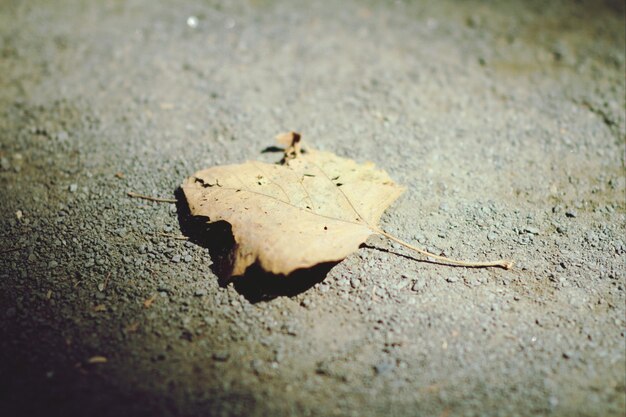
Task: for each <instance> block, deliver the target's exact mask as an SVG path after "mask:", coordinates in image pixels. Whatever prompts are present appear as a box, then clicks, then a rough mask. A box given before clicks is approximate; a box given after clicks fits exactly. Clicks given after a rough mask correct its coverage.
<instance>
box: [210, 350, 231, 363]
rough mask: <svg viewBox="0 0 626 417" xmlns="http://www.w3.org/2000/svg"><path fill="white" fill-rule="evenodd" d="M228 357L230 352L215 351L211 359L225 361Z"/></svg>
mask: <svg viewBox="0 0 626 417" xmlns="http://www.w3.org/2000/svg"><path fill="white" fill-rule="evenodd" d="M228 358H230V354H229V353H228V352H226V351H221V352H215V353H214V354H213V359H215V360H216V361H218V362H226V361H227V360H228Z"/></svg>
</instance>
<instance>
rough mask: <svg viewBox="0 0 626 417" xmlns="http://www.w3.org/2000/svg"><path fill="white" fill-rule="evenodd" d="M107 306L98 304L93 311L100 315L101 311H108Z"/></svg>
mask: <svg viewBox="0 0 626 417" xmlns="http://www.w3.org/2000/svg"><path fill="white" fill-rule="evenodd" d="M106 309H107V306H106V305H104V304H98V305H96V306H93V311H95V312H96V313H99V312H101V311H106Z"/></svg>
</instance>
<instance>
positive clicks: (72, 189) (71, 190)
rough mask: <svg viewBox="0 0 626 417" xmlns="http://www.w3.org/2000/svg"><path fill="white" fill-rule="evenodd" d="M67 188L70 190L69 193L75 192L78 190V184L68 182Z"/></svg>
mask: <svg viewBox="0 0 626 417" xmlns="http://www.w3.org/2000/svg"><path fill="white" fill-rule="evenodd" d="M67 189H68V190H69V191H70V193H75V192H76V191H78V185H77V184H70V186H69V187H67Z"/></svg>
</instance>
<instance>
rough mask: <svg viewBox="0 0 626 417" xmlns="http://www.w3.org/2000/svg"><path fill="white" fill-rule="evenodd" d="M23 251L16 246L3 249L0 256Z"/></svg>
mask: <svg viewBox="0 0 626 417" xmlns="http://www.w3.org/2000/svg"><path fill="white" fill-rule="evenodd" d="M22 249H24V248H23V247H22V246H18V247H17V248H10V249H4V250H1V251H0V255H4V254H5V253H10V252H15V251H18V250H22Z"/></svg>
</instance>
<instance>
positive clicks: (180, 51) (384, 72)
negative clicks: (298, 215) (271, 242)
mask: <svg viewBox="0 0 626 417" xmlns="http://www.w3.org/2000/svg"><path fill="white" fill-rule="evenodd" d="M625 35H626V34H625V23H624V3H623V2H622V1H591V0H583V1H576V2H573V1H550V2H545V1H539V0H533V1H521V0H520V1H513V0H508V1H499V2H493V4H491V3H488V2H486V1H477V0H467V1H451V0H443V1H437V2H428V3H427V2H417V1H396V2H382V1H380V2H374V1H360V2H356V1H345V2H331V1H319V2H315V3H308V2H301V1H274V0H256V1H253V0H249V1H225V0H224V1H197V2H184V3H181V2H174V1H171V2H168V1H148V0H132V1H118V0H110V1H106V2H105V1H101V2H86V1H61V0H59V1H55V2H48V1H43V0H40V1H29V2H23V1H19V0H14V1H12V0H3V1H0V54H1V55H0V187H1V188H0V190H1V198H0V214H1V216H0V218H1V220H0V222H1V226H0V234H1V236H2V237H1V240H0V251H1V252H2V253H1V254H0V410H3V412H0V414H2V415H6V416H20V415H24V416H36V415H45V416H54V415H59V416H74V415H92V416H121V415H136V416H141V415H145V416H156V415H159V416H201V415H202V416H208V415H219V416H222V415H223V416H240V415H241V416H243V415H246V416H269V415H271V416H288V415H294V416H301V415H303V416H306V415H308V416H377V415H386V416H418V415H420V416H421V415H423V416H478V415H481V416H499V415H502V416H517V415H519V416H528V415H536V416H541V415H544V416H623V415H624V414H625V413H626V391H625V390H626V377H625V375H626V353H625V352H626V347H625V336H624V332H625V326H626V318H625V309H626V308H625V298H626V297H625V285H626V282H625V281H626V276H625V275H626V274H625V273H624V272H625V265H626V263H625V258H626V256H625V253H626V243H625V241H626V238H625V237H624V236H626V233H625V229H626V222H625V220H626V219H625V215H626V202H625V195H624V193H625V168H624V151H625V141H626V107H625V106H626V104H625V101H624V100H625V99H624V98H625V94H626V93H625V81H624V73H625V68H626V62H625V61H626V59H625V52H624V51H625V47H626V46H625V42H626V41H625V38H626V36H625ZM286 130H298V131H300V132H302V133H303V137H304V138H305V140H308V143H309V144H310V145H312V146H314V147H317V148H319V149H324V150H329V151H332V152H335V153H337V154H339V155H341V156H346V157H350V158H353V159H355V160H358V161H366V160H371V161H374V162H375V163H376V164H377V165H379V166H381V167H383V168H384V169H385V170H387V171H388V172H389V173H390V175H391V176H392V177H393V178H394V179H395V180H396V181H397V182H399V183H401V184H404V185H406V186H407V188H408V190H407V192H406V193H405V195H404V196H402V197H401V198H400V200H399V201H398V202H397V203H396V204H394V206H393V207H391V209H390V210H389V211H388V212H387V214H386V215H385V216H384V217H383V219H382V225H383V228H384V229H385V230H386V231H388V232H390V233H393V234H395V235H397V236H398V237H400V238H402V239H404V240H407V241H409V242H411V243H414V244H418V245H420V246H422V247H424V248H428V249H430V250H434V251H437V252H443V253H445V254H446V255H448V256H452V257H456V258H465V259H476V260H479V259H492V258H501V257H504V258H509V259H513V260H515V261H516V268H515V269H514V270H512V271H503V270H495V269H462V268H450V267H442V266H438V265H433V264H430V263H426V262H422V261H420V260H419V258H418V257H415V256H413V255H411V254H410V253H408V252H407V251H405V250H403V249H402V248H400V247H398V246H396V245H392V244H390V243H389V242H387V241H385V240H384V239H382V238H371V239H370V240H369V241H368V243H367V245H366V246H364V247H362V248H361V249H359V251H358V252H356V253H355V254H353V255H351V256H349V257H348V258H347V259H346V260H345V261H343V262H341V263H339V264H337V265H335V266H333V267H332V268H331V269H330V271H328V273H327V275H326V276H325V278H324V279H323V280H321V281H320V279H316V278H315V277H314V278H311V277H310V276H303V277H292V278H293V279H290V281H289V282H287V283H285V280H284V279H283V280H280V279H278V280H277V279H270V278H268V277H262V276H254V274H253V275H252V276H246V277H245V278H244V279H240V280H238V281H237V282H235V283H230V284H228V283H226V282H223V281H221V280H220V279H218V277H217V276H216V275H215V274H214V272H213V269H211V266H212V262H214V261H216V260H215V258H216V256H217V255H216V254H215V251H210V250H209V247H211V246H215V247H217V248H219V247H224V240H223V237H222V236H219V235H217V234H211V235H209V237H208V238H207V239H206V241H205V242H201V241H199V240H197V239H192V240H191V241H184V240H179V239H176V238H175V236H178V235H180V234H181V231H182V232H185V233H188V232H189V229H194V228H195V229H196V231H197V229H198V228H199V226H198V225H197V224H195V225H194V224H193V223H190V222H189V221H188V219H187V218H186V216H185V212H184V211H185V208H184V205H183V204H180V203H179V204H167V203H155V202H149V201H144V200H138V199H131V198H128V197H127V196H126V193H127V192H128V191H134V192H139V193H142V194H148V195H153V196H160V197H166V198H173V196H174V195H175V192H176V189H177V187H178V186H179V184H180V183H181V182H182V180H183V179H184V178H185V177H186V176H188V175H190V174H192V173H193V172H195V171H197V170H198V169H201V168H205V167H208V166H212V165H215V164H222V163H238V162H242V161H244V160H246V159H259V160H265V161H273V160H275V158H276V155H272V154H262V153H261V152H260V151H261V150H262V149H264V148H265V147H267V146H268V145H272V144H273V137H274V136H275V135H276V134H277V133H280V132H283V131H286ZM173 236H174V237H173ZM212 254H213V255H214V256H213V258H214V259H213V261H212V259H211V255H212ZM416 258H417V259H416ZM214 269H215V268H214ZM318 272H319V271H318ZM322 272H323V271H322ZM255 280H256V281H255ZM296 281H297V282H298V283H297V284H294V282H296ZM300 282H302V284H300Z"/></svg>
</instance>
